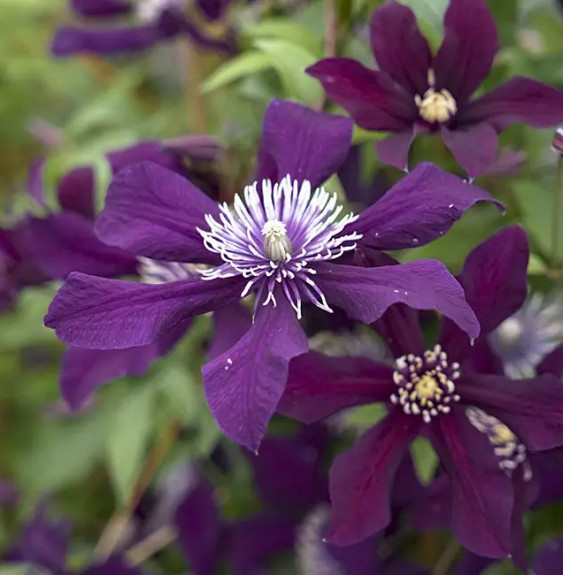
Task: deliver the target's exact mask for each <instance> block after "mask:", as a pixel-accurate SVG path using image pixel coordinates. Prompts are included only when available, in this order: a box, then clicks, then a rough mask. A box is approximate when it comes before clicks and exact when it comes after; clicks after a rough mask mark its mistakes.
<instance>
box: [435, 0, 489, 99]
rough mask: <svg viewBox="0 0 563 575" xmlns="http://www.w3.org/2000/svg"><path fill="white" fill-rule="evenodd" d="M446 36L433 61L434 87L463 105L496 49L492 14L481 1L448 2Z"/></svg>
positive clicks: (477, 83) (486, 69)
mask: <svg viewBox="0 0 563 575" xmlns="http://www.w3.org/2000/svg"><path fill="white" fill-rule="evenodd" d="M444 27H445V30H446V34H445V37H444V41H443V42H442V45H441V46H440V49H439V50H438V54H437V55H436V59H435V61H434V72H435V73H436V87H437V88H438V89H442V88H446V89H448V90H449V91H450V92H451V93H452V94H453V96H454V97H455V98H456V100H457V101H458V107H459V104H460V103H463V102H465V101H466V100H467V99H468V98H469V96H471V94H472V93H473V92H474V91H475V90H476V89H477V87H478V86H479V84H481V82H482V81H483V80H484V79H485V77H486V76H487V74H488V73H489V70H490V69H491V66H492V64H493V59H494V57H495V54H496V52H497V50H498V34H497V27H496V24H495V21H494V19H493V15H492V14H491V11H490V9H489V7H488V6H487V4H486V2H485V1H484V0H451V2H450V5H449V7H448V10H447V11H446V15H445V17H444Z"/></svg>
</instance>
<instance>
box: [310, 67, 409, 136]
mask: <svg viewBox="0 0 563 575" xmlns="http://www.w3.org/2000/svg"><path fill="white" fill-rule="evenodd" d="M307 73H308V74H310V75H311V76H313V77H315V78H317V80H319V82H321V84H322V85H323V88H324V89H325V91H326V93H327V94H328V96H329V98H330V99H331V100H333V101H334V102H336V103H337V104H338V105H339V106H342V107H343V108H344V109H345V110H346V111H347V112H348V113H349V114H350V116H352V118H353V119H354V121H355V122H356V124H358V126H361V127H362V128H364V129H366V130H376V131H390V132H404V131H405V130H408V129H410V127H411V126H412V125H413V124H414V123H415V122H416V121H417V119H418V109H417V107H416V104H415V102H414V98H413V97H412V96H411V94H409V93H408V92H407V91H406V90H405V89H404V88H403V87H402V86H401V85H400V84H398V83H397V82H395V81H394V80H393V79H392V78H391V77H390V76H388V75H387V74H385V73H384V72H376V71H374V70H370V69H368V68H366V67H365V66H363V65H362V64H360V63H359V62H356V60H351V59H349V58H328V59H326V60H321V61H319V62H317V63H316V64H313V66H311V67H310V68H308V69H307Z"/></svg>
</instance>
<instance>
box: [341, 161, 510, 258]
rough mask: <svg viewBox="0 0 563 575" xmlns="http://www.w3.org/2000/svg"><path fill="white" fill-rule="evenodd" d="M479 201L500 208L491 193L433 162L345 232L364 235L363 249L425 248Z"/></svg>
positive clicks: (409, 176) (423, 165)
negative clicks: (487, 202)
mask: <svg viewBox="0 0 563 575" xmlns="http://www.w3.org/2000/svg"><path fill="white" fill-rule="evenodd" d="M480 201H489V202H493V203H494V204H496V206H497V207H499V208H500V207H502V204H500V203H499V202H497V201H496V200H494V199H493V198H492V197H491V195H490V194H489V193H488V192H486V191H485V190H483V189H482V188H479V187H478V186H475V185H473V184H469V183H467V182H464V181H463V180H462V179H461V178H458V177H457V176H454V175H452V174H448V173H447V172H444V171H442V170H440V169H439V168H437V167H436V166H434V165H433V164H430V163H428V162H424V163H421V164H419V165H418V166H417V167H416V168H415V169H414V170H413V171H412V172H410V173H409V174H407V175H406V176H405V177H404V178H402V179H401V180H400V181H399V183H398V184H396V185H395V186H393V187H392V188H391V189H390V190H389V191H388V192H387V193H386V194H385V195H384V196H383V197H382V198H381V199H380V200H379V201H377V202H376V203H375V204H373V205H372V206H370V207H369V208H367V209H365V210H364V211H363V212H362V213H361V214H360V217H359V218H358V219H357V220H356V221H355V222H353V223H351V224H349V225H348V226H347V227H346V228H345V229H344V231H343V234H347V233H351V232H352V231H354V232H359V233H361V234H363V237H362V239H361V240H360V241H359V242H358V243H359V246H360V247H372V248H376V249H380V250H399V249H404V248H412V247H417V246H421V245H424V244H427V243H428V242H431V241H433V240H435V239H436V238H438V237H440V236H442V235H443V234H444V233H446V232H447V231H448V230H449V229H450V228H451V227H452V225H453V224H454V222H456V221H457V220H459V219H460V218H461V216H462V215H463V214H464V212H465V211H466V210H468V209H469V208H470V207H471V206H473V205H474V204H476V203H477V202H480Z"/></svg>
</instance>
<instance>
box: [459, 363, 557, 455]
mask: <svg viewBox="0 0 563 575" xmlns="http://www.w3.org/2000/svg"><path fill="white" fill-rule="evenodd" d="M458 383H459V384H458ZM458 383H456V390H457V391H458V393H459V394H460V395H461V397H462V401H463V402H464V403H465V404H470V405H475V406H476V407H480V408H481V409H483V410H484V411H486V412H487V413H488V414H490V415H493V416H494V417H496V418H497V419H500V421H502V422H503V423H504V424H505V425H507V426H508V427H509V428H510V429H511V430H512V431H513V432H514V433H515V434H516V435H517V436H518V437H519V438H520V440H521V441H522V442H523V443H524V444H525V445H526V447H528V449H530V450H532V451H536V450H537V451H541V450H544V449H552V448H553V447H558V446H560V445H563V385H561V382H560V380H559V379H558V378H556V377H554V376H553V375H542V376H540V377H535V378H533V379H508V378H507V377H504V376H499V375H483V374H467V375H463V376H462V377H461V379H460V380H459V382H458Z"/></svg>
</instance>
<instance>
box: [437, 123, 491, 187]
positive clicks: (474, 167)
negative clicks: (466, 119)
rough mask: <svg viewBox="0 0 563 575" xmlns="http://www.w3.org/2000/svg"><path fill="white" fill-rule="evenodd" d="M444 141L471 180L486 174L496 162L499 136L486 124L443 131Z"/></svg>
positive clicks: (443, 129)
mask: <svg viewBox="0 0 563 575" xmlns="http://www.w3.org/2000/svg"><path fill="white" fill-rule="evenodd" d="M441 134H442V140H443V141H444V144H446V147H447V148H448V149H449V150H450V152H451V153H452V154H453V155H454V157H455V159H456V160H457V163H458V164H459V165H460V166H461V167H462V168H463V169H464V170H465V172H466V173H467V175H468V176H469V177H470V178H477V177H478V176H481V175H483V174H485V173H486V172H487V171H488V169H489V168H490V167H491V165H492V164H493V162H494V161H495V156H496V153H497V147H498V136H497V133H496V131H495V129H494V128H493V127H492V126H491V125H490V124H487V123H486V122H481V123H479V124H470V125H468V126H465V127H460V128H458V129H456V130H449V129H448V128H446V126H442V129H441Z"/></svg>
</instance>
